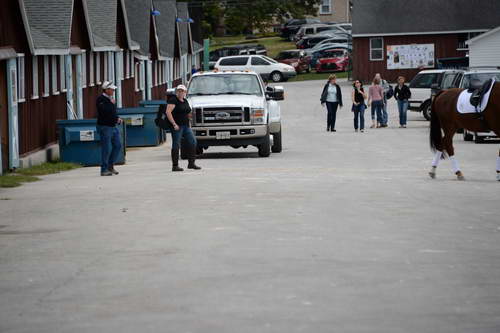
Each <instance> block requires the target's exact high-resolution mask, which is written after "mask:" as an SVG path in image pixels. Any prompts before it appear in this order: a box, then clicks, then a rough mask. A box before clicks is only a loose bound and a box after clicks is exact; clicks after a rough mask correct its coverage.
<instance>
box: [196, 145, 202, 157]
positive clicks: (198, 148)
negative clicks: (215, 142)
mask: <svg viewBox="0 0 500 333" xmlns="http://www.w3.org/2000/svg"><path fill="white" fill-rule="evenodd" d="M202 154H203V147H200V146H196V155H202Z"/></svg>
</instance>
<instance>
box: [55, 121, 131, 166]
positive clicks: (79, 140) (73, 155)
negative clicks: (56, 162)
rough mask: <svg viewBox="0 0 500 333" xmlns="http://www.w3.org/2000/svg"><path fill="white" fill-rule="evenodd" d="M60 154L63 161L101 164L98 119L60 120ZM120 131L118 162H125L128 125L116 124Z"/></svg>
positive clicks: (58, 123) (58, 125)
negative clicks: (120, 144)
mask: <svg viewBox="0 0 500 333" xmlns="http://www.w3.org/2000/svg"><path fill="white" fill-rule="evenodd" d="M56 124H57V129H58V135H59V155H60V159H61V161H63V162H72V163H78V164H81V165H83V166H98V165H101V143H100V140H101V138H100V136H99V132H98V131H97V119H75V120H58V121H57V122H56ZM116 126H117V128H118V130H119V131H120V138H121V143H122V149H121V151H120V154H119V155H118V158H117V161H116V164H124V163H125V154H126V152H125V147H126V127H125V124H123V123H122V124H120V125H116Z"/></svg>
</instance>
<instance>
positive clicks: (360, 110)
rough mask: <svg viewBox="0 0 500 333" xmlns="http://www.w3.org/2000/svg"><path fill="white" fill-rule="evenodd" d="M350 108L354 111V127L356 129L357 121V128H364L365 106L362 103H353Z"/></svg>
mask: <svg viewBox="0 0 500 333" xmlns="http://www.w3.org/2000/svg"><path fill="white" fill-rule="evenodd" d="M352 109H353V113H354V129H358V123H359V129H364V128H365V109H366V106H365V105H364V104H359V105H354V106H353V108H352Z"/></svg>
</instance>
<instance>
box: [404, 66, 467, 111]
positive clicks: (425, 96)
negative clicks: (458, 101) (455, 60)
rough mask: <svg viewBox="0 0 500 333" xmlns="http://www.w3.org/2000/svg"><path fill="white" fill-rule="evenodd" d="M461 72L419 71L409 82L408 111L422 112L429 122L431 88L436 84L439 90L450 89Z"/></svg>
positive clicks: (446, 70) (441, 70)
mask: <svg viewBox="0 0 500 333" xmlns="http://www.w3.org/2000/svg"><path fill="white" fill-rule="evenodd" d="M461 72H462V71H460V70H451V69H433V70H423V71H420V72H419V73H418V74H417V75H415V77H414V78H413V79H412V80H411V81H410V90H411V98H410V99H409V101H408V102H409V105H408V109H409V110H411V111H417V112H422V115H423V116H424V117H425V119H427V120H431V87H432V86H433V85H436V84H437V85H438V86H439V87H440V88H441V89H448V88H452V87H453V82H454V79H455V78H456V75H457V74H458V73H461ZM445 78H446V80H444V79H445Z"/></svg>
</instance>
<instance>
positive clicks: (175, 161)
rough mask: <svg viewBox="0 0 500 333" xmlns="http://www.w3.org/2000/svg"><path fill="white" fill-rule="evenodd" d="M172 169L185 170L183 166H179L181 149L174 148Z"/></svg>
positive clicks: (172, 151)
mask: <svg viewBox="0 0 500 333" xmlns="http://www.w3.org/2000/svg"><path fill="white" fill-rule="evenodd" d="M170 154H171V155H172V171H184V169H183V168H180V167H179V149H172V150H171V153H170Z"/></svg>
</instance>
